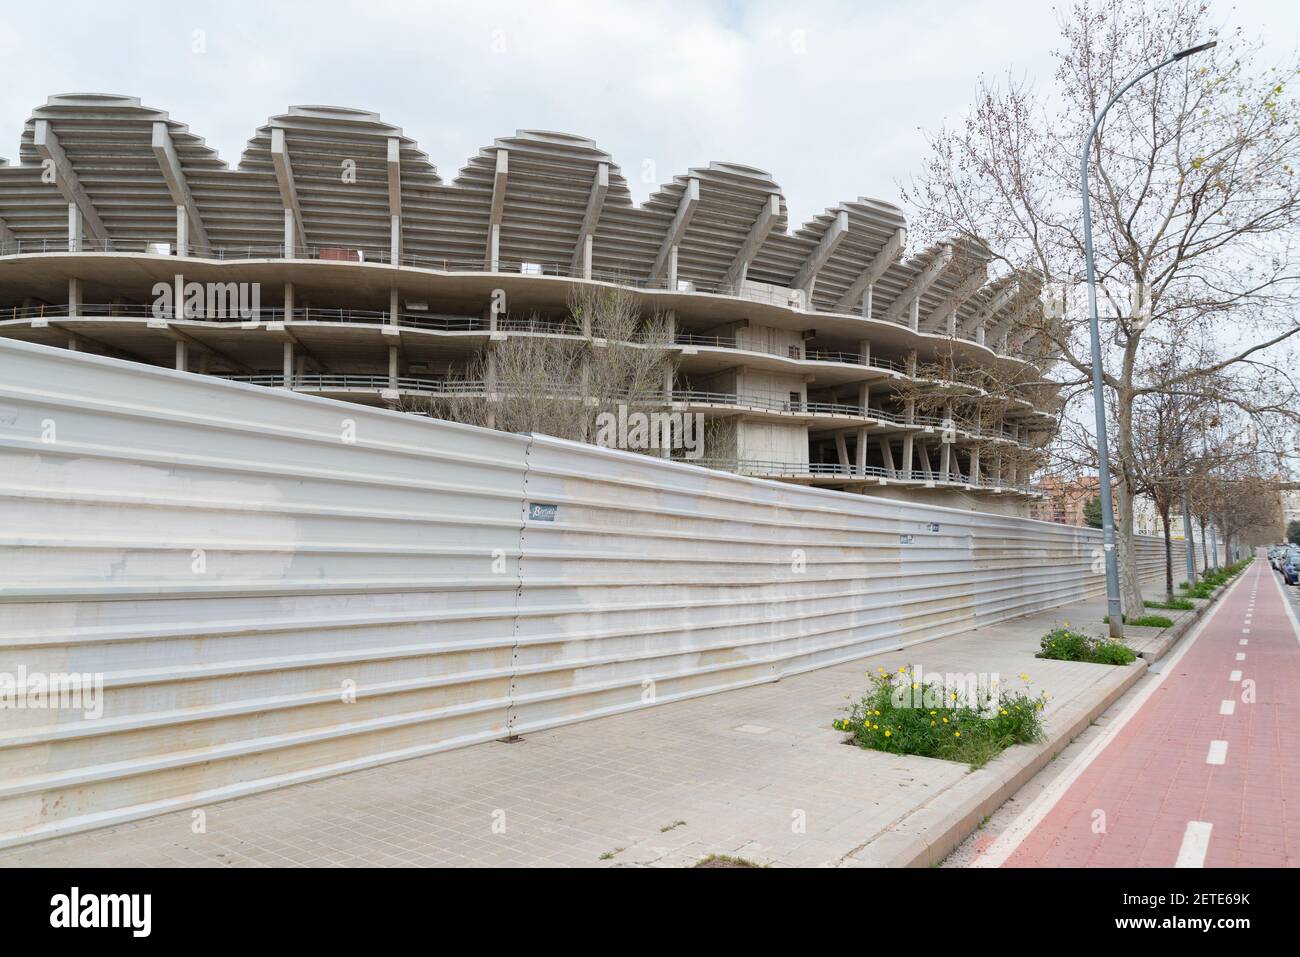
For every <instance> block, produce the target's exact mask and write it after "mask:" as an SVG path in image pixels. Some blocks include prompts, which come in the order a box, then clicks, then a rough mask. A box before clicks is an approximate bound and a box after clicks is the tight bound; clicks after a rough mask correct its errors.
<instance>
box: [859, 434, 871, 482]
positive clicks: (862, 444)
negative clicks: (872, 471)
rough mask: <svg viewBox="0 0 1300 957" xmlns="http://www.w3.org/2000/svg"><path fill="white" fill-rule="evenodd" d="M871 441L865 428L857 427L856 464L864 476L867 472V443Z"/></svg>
mask: <svg viewBox="0 0 1300 957" xmlns="http://www.w3.org/2000/svg"><path fill="white" fill-rule="evenodd" d="M870 441H871V437H870V435H868V434H867V430H866V429H858V447H857V449H856V451H857V463H856V464H857V466H858V471H859V472H861V473H862V474H863V475H864V476H865V475H866V474H867V443H868V442H870Z"/></svg>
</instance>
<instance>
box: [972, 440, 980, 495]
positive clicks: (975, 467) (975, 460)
mask: <svg viewBox="0 0 1300 957" xmlns="http://www.w3.org/2000/svg"><path fill="white" fill-rule="evenodd" d="M980 481H981V476H980V447H979V446H978V445H977V446H975V447H974V448H973V449H971V450H970V484H971V485H972V486H978V485H979V484H980Z"/></svg>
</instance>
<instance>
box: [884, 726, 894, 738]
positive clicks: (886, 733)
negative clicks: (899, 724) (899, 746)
mask: <svg viewBox="0 0 1300 957" xmlns="http://www.w3.org/2000/svg"><path fill="white" fill-rule="evenodd" d="M893 736H894V732H892V731H890V730H889V729H888V728H886V729H885V737H887V738H892V737H893Z"/></svg>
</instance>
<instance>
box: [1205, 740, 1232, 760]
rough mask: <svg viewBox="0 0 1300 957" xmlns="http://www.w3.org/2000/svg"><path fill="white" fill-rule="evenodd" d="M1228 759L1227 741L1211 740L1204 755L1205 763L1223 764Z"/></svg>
mask: <svg viewBox="0 0 1300 957" xmlns="http://www.w3.org/2000/svg"><path fill="white" fill-rule="evenodd" d="M1227 760H1228V742H1227V741H1211V742H1210V751H1209V753H1208V754H1207V755H1206V756H1205V763H1206V764H1223V763H1224V762H1225V761H1227Z"/></svg>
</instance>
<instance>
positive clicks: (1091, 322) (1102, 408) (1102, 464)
mask: <svg viewBox="0 0 1300 957" xmlns="http://www.w3.org/2000/svg"><path fill="white" fill-rule="evenodd" d="M1217 42H1218V41H1213V40H1212V41H1211V42H1209V43H1202V44H1201V45H1200V46H1194V47H1189V48H1188V49H1186V50H1180V51H1179V52H1177V53H1175V54H1174V55H1173V56H1171V57H1169V58H1168V59H1167V60H1162V61H1161V62H1160V63H1157V64H1156V65H1155V66H1153V67H1151V68H1150V69H1149V70H1145V71H1143V72H1142V73H1139V74H1138V75H1137V76H1135V77H1133V78H1132V79H1131V80H1129V81H1128V82H1127V83H1125V84H1124V85H1123V86H1121V87H1120V88H1119V92H1118V93H1116V94H1115V95H1114V96H1112V97H1111V98H1110V102H1109V103H1107V104H1106V105H1105V106H1104V107H1102V109H1101V112H1100V113H1098V114H1097V118H1096V119H1095V120H1093V123H1092V128H1091V129H1090V130H1088V136H1087V138H1086V139H1085V140H1084V141H1083V155H1082V156H1081V157H1080V160H1079V169H1080V182H1081V186H1082V192H1083V253H1084V258H1085V260H1086V261H1087V268H1088V335H1089V338H1090V339H1091V341H1092V404H1093V409H1094V411H1095V412H1096V416H1097V471H1098V473H1099V476H1098V478H1099V482H1100V492H1101V539H1102V547H1103V549H1104V551H1105V559H1106V611H1107V614H1108V615H1109V617H1110V634H1111V637H1112V638H1122V637H1123V636H1124V624H1123V622H1124V615H1123V611H1122V610H1121V607H1120V600H1119V557H1118V556H1117V555H1116V553H1115V500H1114V497H1113V495H1112V494H1111V488H1110V450H1109V449H1108V448H1107V445H1108V443H1107V441H1106V395H1105V392H1104V391H1103V387H1104V383H1103V378H1102V364H1101V331H1100V329H1099V328H1098V325H1099V321H1098V318H1097V270H1096V266H1095V265H1094V263H1093V258H1092V205H1091V203H1090V202H1089V197H1088V154H1089V153H1090V152H1091V151H1092V141H1093V138H1094V137H1095V136H1096V135H1097V130H1098V128H1100V126H1101V121H1102V120H1104V119H1105V118H1106V112H1107V111H1108V110H1109V109H1110V108H1111V107H1112V106H1114V105H1115V103H1116V101H1117V100H1119V98H1120V97H1121V96H1123V95H1124V94H1125V93H1127V92H1128V91H1129V89H1130V88H1131V87H1132V86H1133V85H1134V84H1136V83H1137V82H1138V81H1140V80H1143V79H1145V78H1146V77H1148V76H1150V75H1151V74H1152V73H1155V72H1156V70H1159V69H1161V68H1162V67H1166V66H1168V65H1169V64H1171V63H1177V62H1178V61H1179V60H1182V59H1185V58H1186V57H1189V56H1191V55H1192V54H1194V53H1200V52H1201V51H1202V50H1208V49H1210V48H1211V47H1213V46H1215V45H1216V44H1217ZM1140 613H1141V609H1135V610H1134V614H1140Z"/></svg>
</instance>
